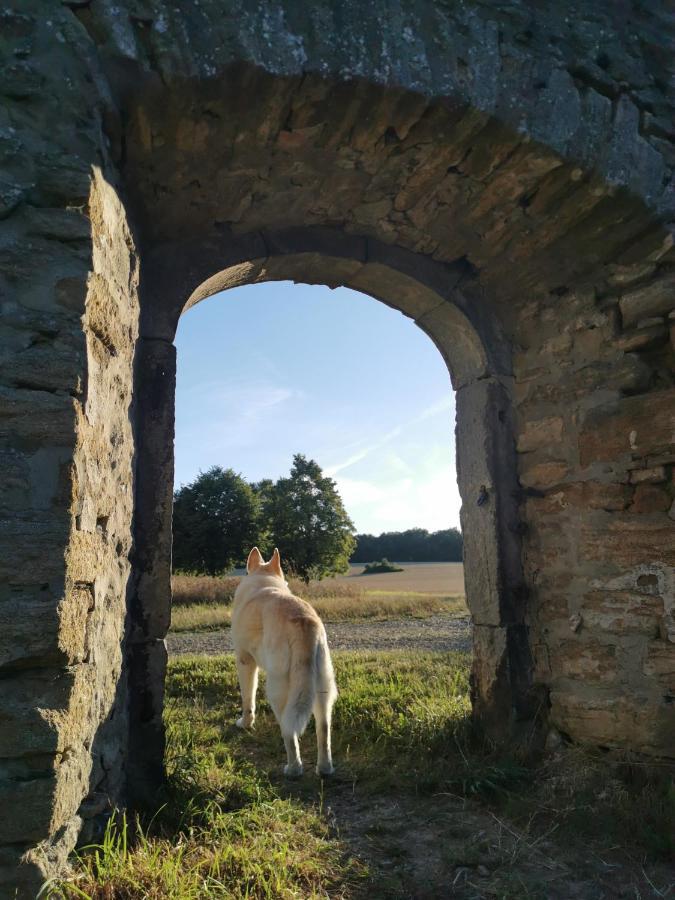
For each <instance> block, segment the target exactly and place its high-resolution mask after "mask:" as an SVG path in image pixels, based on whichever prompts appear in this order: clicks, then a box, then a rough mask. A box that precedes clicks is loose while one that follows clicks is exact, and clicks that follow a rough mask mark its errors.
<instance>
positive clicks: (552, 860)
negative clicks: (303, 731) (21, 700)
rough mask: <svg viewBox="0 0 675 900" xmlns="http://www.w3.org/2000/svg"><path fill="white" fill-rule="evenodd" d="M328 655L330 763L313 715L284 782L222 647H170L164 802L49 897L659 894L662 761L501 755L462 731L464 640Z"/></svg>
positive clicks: (267, 735)
mask: <svg viewBox="0 0 675 900" xmlns="http://www.w3.org/2000/svg"><path fill="white" fill-rule="evenodd" d="M335 664H336V672H337V679H338V684H339V687H340V698H339V700H338V703H337V705H336V710H335V726H334V751H335V760H336V765H337V774H336V776H335V777H334V778H333V779H330V780H327V781H324V780H320V779H319V778H318V777H317V776H316V775H314V774H313V771H312V769H311V766H312V763H313V762H314V760H315V750H314V741H313V734H312V733H311V726H310V733H308V734H307V735H306V736H305V737H304V739H303V742H302V747H303V757H304V762H305V766H306V770H307V773H306V774H305V776H304V777H303V778H302V779H300V780H299V781H297V782H287V781H285V780H284V779H283V778H282V776H281V763H282V756H283V753H282V743H281V738H280V735H279V731H278V727H277V726H276V724H275V722H274V720H273V717H272V715H271V712H270V710H269V708H268V706H267V704H266V703H265V702H264V700H263V701H262V702H261V705H260V710H259V718H258V721H257V723H256V728H255V730H253V731H251V732H242V731H240V730H238V729H236V728H235V727H234V726H233V724H232V722H233V720H234V718H235V716H236V715H237V714H238V706H239V698H238V691H237V687H236V676H235V672H234V665H233V660H232V658H231V657H216V658H213V657H212V658H209V659H205V658H203V657H202V658H199V657H193V658H182V659H180V660H176V661H173V662H172V663H171V664H170V674H169V680H168V685H167V688H168V690H167V706H166V713H165V715H166V722H167V726H168V749H167V768H168V774H169V780H168V785H167V790H166V794H165V796H164V797H163V798H158V806H159V807H160V808H159V810H158V812H157V813H156V814H155V815H154V817H152V818H151V819H150V820H148V821H146V822H144V823H143V824H142V825H141V826H136V825H134V828H133V829H131V828H130V827H129V826H128V824H127V823H125V821H124V820H123V819H120V820H117V821H116V822H115V823H111V824H110V825H109V826H108V829H107V832H106V834H105V836H104V838H103V840H102V842H101V844H100V845H99V846H97V847H95V848H91V849H90V850H89V851H88V852H86V853H84V854H83V855H82V858H81V860H80V862H79V863H77V868H76V872H75V874H74V876H73V877H72V878H71V879H70V881H69V882H67V883H63V884H60V885H54V886H52V888H51V893H50V894H47V896H51V897H80V898H93V900H134V898H139V900H140V898H148V900H160V898H169V900H197V898H223V900H224V898H251V900H253V898H261V900H262V898H265V900H286V898H288V900H291V898H326V897H329V898H336V900H338V898H342V900H348V898H366V897H376V898H435V897H449V896H452V897H458V898H465V900H469V898H473V900H479V898H491V900H497V898H499V900H516V898H519V900H520V898H532V900H534V898H538V900H539V898H541V900H544V898H545V900H569V898H572V897H575V898H580V900H581V898H583V900H585V898H591V897H592V898H596V897H597V898H600V897H607V898H609V897H615V896H617V897H618V896H627V897H628V896H631V897H644V898H646V897H650V896H667V893H666V892H667V890H668V886H669V884H670V882H669V879H671V880H673V881H675V873H674V872H673V869H672V868H669V867H668V865H667V863H665V862H664V860H667V859H669V858H672V854H673V851H674V850H675V843H674V834H675V790H674V789H673V784H672V779H670V778H669V777H668V775H667V773H661V774H659V773H658V772H657V773H656V774H655V773H654V772H653V771H651V770H647V769H645V768H644V767H642V768H641V767H640V766H639V765H638V764H633V765H632V767H631V766H629V765H627V763H626V761H625V760H623V761H622V760H616V761H615V762H614V763H612V762H611V761H610V760H609V758H608V757H606V756H603V757H593V756H590V755H588V754H584V753H582V752H581V751H571V750H570V751H569V752H568V753H565V754H563V753H559V754H557V755H556V757H554V758H552V759H549V761H548V762H546V763H543V764H538V765H537V764H534V763H532V762H531V761H529V762H528V761H527V760H524V759H520V760H516V759H513V758H507V757H504V756H502V755H500V754H499V753H498V752H497V751H496V750H494V749H492V748H490V747H488V746H486V745H485V744H483V743H481V742H478V741H477V740H476V738H475V737H473V738H472V736H471V733H470V728H469V720H468V714H469V699H468V671H469V659H468V657H467V656H466V655H460V654H429V653H427V654H425V653H414V654H413V653H407V652H406V653H404V652H392V653H372V654H370V653H362V654H355V653H336V654H335ZM261 694H262V692H261ZM160 799H161V802H160ZM132 836H133V840H132ZM650 884H651V885H653V887H654V891H656V892H654V891H652V889H651V888H650ZM619 887H620V888H621V891H619V890H618V888H619Z"/></svg>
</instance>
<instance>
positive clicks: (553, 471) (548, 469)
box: [518, 457, 570, 489]
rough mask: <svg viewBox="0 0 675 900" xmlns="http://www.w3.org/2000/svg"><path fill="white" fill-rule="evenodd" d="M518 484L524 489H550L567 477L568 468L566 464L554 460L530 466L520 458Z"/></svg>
mask: <svg viewBox="0 0 675 900" xmlns="http://www.w3.org/2000/svg"><path fill="white" fill-rule="evenodd" d="M518 468H519V471H520V483H521V484H522V485H523V486H524V487H533V488H541V489H544V488H551V487H555V486H556V485H558V484H560V482H561V481H564V479H565V478H566V477H567V476H568V475H569V473H570V468H569V466H568V464H567V463H566V462H563V461H562V460H555V461H551V462H536V463H533V464H530V463H529V462H527V461H524V459H523V457H520V462H519V467H518Z"/></svg>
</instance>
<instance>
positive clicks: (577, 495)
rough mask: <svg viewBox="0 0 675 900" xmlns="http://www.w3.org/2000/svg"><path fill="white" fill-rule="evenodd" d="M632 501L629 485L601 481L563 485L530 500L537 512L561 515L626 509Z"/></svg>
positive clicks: (529, 502)
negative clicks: (571, 511) (585, 511)
mask: <svg viewBox="0 0 675 900" xmlns="http://www.w3.org/2000/svg"><path fill="white" fill-rule="evenodd" d="M630 499H631V489H630V487H629V486H628V485H627V484H616V483H611V482H609V483H608V482H601V481H576V482H570V483H568V484H561V485H560V486H559V487H558V489H557V490H555V491H552V492H550V493H548V494H546V496H544V497H538V498H533V499H529V500H528V501H527V502H528V505H531V506H532V508H533V510H535V515H536V513H537V512H539V513H541V512H544V513H554V514H555V513H560V512H561V511H562V510H565V509H573V510H584V509H604V510H608V511H610V510H622V509H625V508H626V507H627V506H628V504H629V502H630Z"/></svg>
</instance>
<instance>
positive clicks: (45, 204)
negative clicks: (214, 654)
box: [0, 0, 675, 897]
mask: <svg viewBox="0 0 675 900" xmlns="http://www.w3.org/2000/svg"><path fill="white" fill-rule="evenodd" d="M627 20H628V22H629V25H630V27H627V25H626V23H627ZM0 26H1V27H0V53H1V54H2V67H1V68H0V97H1V98H2V101H1V105H0V261H1V263H2V266H1V271H0V292H1V294H0V303H1V304H2V307H1V308H2V320H1V321H0V335H1V340H2V344H1V346H0V457H1V459H2V477H3V489H2V492H1V493H0V506H1V509H0V540H1V541H2V553H1V554H0V565H2V568H3V580H2V583H1V584H0V626H1V627H0V679H1V680H2V688H3V690H2V693H1V694H0V804H1V805H2V808H3V809H7V808H9V809H11V810H13V811H15V812H13V814H12V815H11V816H3V817H2V819H1V820H0V895H2V892H3V891H4V892H5V893H9V891H10V890H11V891H13V890H14V888H18V890H19V894H20V895H21V894H23V895H24V896H27V897H28V896H34V894H35V890H36V886H37V885H39V883H40V882H41V880H42V878H43V875H44V874H45V873H49V872H54V871H56V870H58V868H59V867H60V866H61V865H62V863H63V860H64V859H65V856H66V854H67V853H68V851H69V850H70V849H71V848H72V846H73V845H74V843H75V841H76V839H77V836H78V834H80V833H84V834H85V835H87V836H94V835H95V833H96V828H97V826H98V825H99V824H100V821H101V819H102V818H104V817H105V815H106V814H107V813H108V812H109V810H110V808H111V806H112V805H113V804H114V803H116V802H120V801H123V800H124V794H125V789H126V784H127V778H126V774H125V760H126V758H127V755H128V748H129V743H128V741H129V740H131V741H132V745H134V742H135V746H141V745H146V746H148V747H150V748H152V752H151V754H150V756H149V757H148V760H147V761H148V762H152V763H153V765H154V769H152V771H151V770H150V769H145V770H141V772H140V773H139V772H138V771H137V772H131V780H130V783H131V784H132V790H134V791H135V792H136V793H139V792H138V788H137V785H138V781H139V775H140V780H141V781H143V779H144V777H145V776H146V775H148V774H149V776H150V777H151V778H153V779H154V778H155V777H156V776H157V775H158V774H159V775H161V759H160V756H161V752H162V746H163V743H162V729H161V696H162V695H161V681H162V674H163V667H164V664H165V651H164V647H163V640H162V638H163V634H164V632H165V629H166V627H167V623H168V617H167V605H168V598H167V596H166V591H165V590H164V588H163V585H164V584H165V581H166V562H167V554H168V541H169V533H168V514H169V500H170V491H171V485H170V479H171V464H172V461H171V453H170V448H169V447H168V445H167V444H166V443H161V442H160V443H159V444H157V443H153V440H154V438H156V435H157V433H158V432H157V431H156V428H159V429H160V430H161V429H164V432H163V433H164V434H168V433H169V432H170V430H171V427H172V424H171V406H170V403H171V394H172V377H173V349H172V347H171V340H172V337H173V330H174V329H175V325H176V321H177V317H178V315H179V314H180V310H181V309H182V307H183V305H184V304H185V303H186V302H188V298H190V297H191V296H192V300H193V301H195V300H198V299H200V298H202V297H205V296H208V295H209V294H210V293H212V290H211V289H210V288H209V285H210V286H211V287H213V286H214V285H216V284H219V285H220V287H221V288H222V287H227V286H231V285H233V284H235V283H246V282H247V281H251V280H255V279H257V278H258V279H264V278H275V277H276V278H279V277H289V276H290V277H293V274H294V273H298V272H301V273H302V277H306V278H307V279H308V280H313V281H321V280H326V281H328V282H329V283H335V284H348V285H350V286H352V287H355V288H357V289H361V290H365V291H367V292H369V293H372V294H373V295H375V296H378V297H380V299H382V300H383V301H384V302H387V303H390V304H391V305H394V306H396V307H397V308H400V309H403V310H404V311H405V312H406V313H407V314H409V315H411V317H413V318H414V319H415V320H416V321H418V323H419V325H420V327H423V328H424V329H425V330H426V331H427V333H429V334H430V335H432V337H433V339H434V340H435V342H436V343H437V346H439V348H440V349H441V352H442V353H443V355H444V358H445V359H446V361H447V362H448V364H449V367H450V369H451V370H452V371H454V376H455V382H456V386H457V387H459V388H460V391H459V394H460V397H459V406H460V420H459V436H458V445H459V447H460V453H461V455H460V477H461V478H462V479H463V482H462V483H463V485H464V487H463V500H464V503H465V507H464V510H463V520H464V522H465V527H466V528H467V531H470V532H471V535H472V536H475V535H476V534H477V533H478V532H479V531H481V533H484V534H489V535H491V538H490V540H491V544H490V548H489V550H490V552H489V554H488V558H489V562H490V565H491V566H492V567H493V571H494V573H495V578H494V579H493V580H492V581H491V582H490V583H489V584H487V588H486V591H488V589H489V591H488V593H489V595H490V602H489V603H485V595H486V591H483V592H482V593H481V592H480V591H479V590H478V587H479V586H480V584H481V578H482V574H481V571H480V569H479V568H478V567H477V566H470V568H472V573H473V574H470V575H469V578H470V579H473V580H472V582H471V584H472V585H473V587H472V598H473V599H472V609H473V611H474V614H475V615H476V619H477V622H478V625H479V626H480V627H479V628H478V629H477V641H476V660H475V668H474V675H475V677H474V686H475V691H476V698H477V708H478V709H480V710H481V714H482V715H484V717H488V716H489V715H491V714H492V713H497V721H499V722H500V723H504V722H505V721H511V720H513V719H514V718H516V719H517V718H519V717H521V718H525V719H528V717H530V716H531V715H532V712H533V710H532V702H536V703H537V704H538V708H539V712H540V713H543V714H548V716H549V717H550V720H551V721H552V723H553V724H554V725H555V726H556V727H557V728H558V729H560V730H561V731H563V732H565V733H566V734H568V735H569V736H570V737H572V738H573V739H575V740H580V741H588V742H591V743H596V744H602V745H609V746H620V747H627V748H631V749H634V750H640V751H646V752H649V753H654V754H667V753H672V749H673V747H674V746H675V735H673V722H674V721H675V706H674V702H675V701H674V696H675V685H674V684H673V673H674V671H675V668H674V655H675V652H674V648H675V642H674V637H675V635H674V626H673V597H674V596H675V589H674V585H673V571H674V568H673V566H674V563H675V560H674V559H673V546H675V539H674V534H675V532H674V525H673V515H674V513H673V506H672V504H673V466H674V464H675V456H674V451H673V443H674V431H675V424H674V422H673V415H674V410H675V398H674V387H673V385H674V384H675V371H674V365H675V363H674V359H675V354H674V351H673V337H672V333H673V319H672V311H673V308H674V307H675V300H674V288H673V271H674V268H675V266H674V264H675V252H674V250H673V238H672V234H673V231H672V222H671V220H672V216H673V208H674V205H675V194H674V192H673V182H672V169H673V161H674V158H675V156H674V152H673V138H674V137H675V135H674V132H673V127H672V120H673V105H674V104H673V92H672V75H673V71H672V69H673V64H674V61H675V53H673V52H672V49H673V44H672V30H673V24H672V16H671V14H670V12H669V10H668V5H667V4H665V3H660V2H649V3H642V4H631V5H630V6H628V5H626V6H625V7H624V5H623V4H616V3H614V2H609V0H608V2H602V3H597V4H593V6H592V9H591V8H590V7H589V5H588V4H582V3H573V2H571V0H568V2H563V3H559V2H558V3H553V2H550V3H549V2H546V3H541V4H538V5H537V9H536V12H533V8H532V4H529V3H527V2H525V0H522V2H518V0H512V2H510V3H508V4H503V3H499V4H497V3H488V2H485V3H483V2H471V3H459V2H456V3H455V2H437V3H425V4H422V3H415V2H410V3H407V4H403V5H402V4H392V3H390V2H389V0H375V2H373V3H368V4H367V5H366V4H363V3H360V2H356V0H341V2H340V3H335V2H329V0H319V2H317V3H313V4H311V5H310V6H308V5H307V4H306V3H297V2H294V0H285V2H280V0H276V2H274V0H273V2H264V3H263V2H260V3H251V2H248V0H246V2H235V0H200V2H199V3H198V4H197V3H195V4H189V5H187V4H173V5H169V4H167V3H165V2H164V0H118V2H115V3H112V2H110V0H89V2H79V0H66V2H64V3H62V4H57V3H55V2H53V0H23V2H21V4H20V5H19V4H16V3H15V4H14V7H12V6H10V7H8V8H4V9H3V10H1V11H0ZM129 223H133V228H132V227H131V226H130V224H129ZM298 230H300V231H301V232H302V234H303V237H302V241H301V242H300V244H298V243H297V240H298ZM293 235H295V236H293ZM294 241H295V242H296V243H294ZM303 242H304V243H303ZM312 242H314V243H313V244H312ZM301 251H302V254H303V263H302V266H301V268H298V262H297V259H295V260H294V261H292V262H291V257H294V255H297V254H298V253H300V252H301ZM284 257H286V258H287V260H286V261H284ZM327 258H330V259H332V260H333V261H334V262H333V263H331V267H330V272H329V273H328V275H327V273H326V265H325V260H326V259H327ZM172 260H173V263H172V264H171V265H170V264H169V261H172ZM272 260H274V262H272ZM233 267H234V268H233ZM237 267H238V268H237ZM219 279H220V281H219ZM205 285H206V286H205ZM420 286H421V287H420ZM420 291H422V293H420ZM425 292H427V293H425ZM432 295H433V297H434V298H435V299H433V300H430V299H429V298H430V297H431V296H432ZM139 318H140V324H139ZM139 335H140V337H141V341H140V342H139V340H138V338H139ZM468 336H474V337H475V338H476V341H477V343H476V344H475V345H474V350H473V351H472V352H473V355H472V354H471V353H467V354H466V355H465V356H462V354H461V353H458V352H457V347H458V346H459V344H461V342H462V340H463V339H464V338H467V337H468ZM453 339H454V341H455V346H454V348H453ZM134 365H135V369H136V392H137V393H136V394H134V393H133V392H132V369H133V368H134ZM481 367H482V368H481ZM467 372H468V373H472V374H471V377H469V376H468V375H467ZM465 376H466V377H465ZM134 400H136V401H137V403H136V407H135V406H134ZM167 404H168V405H167ZM139 410H140V411H141V412H142V415H138V413H139ZM132 420H135V421H134V423H133V424H134V427H135V431H133V432H132ZM153 436H154V437H153ZM135 452H136V456H134V453H135ZM155 457H156V458H157V465H154V464H153V459H155ZM136 462H138V464H139V466H141V467H142V469H143V471H144V475H145V476H147V478H148V479H149V481H148V482H145V483H147V484H150V485H151V488H152V490H150V493H149V494H148V493H147V492H146V493H141V494H138V495H137V494H136V492H135V486H134V483H133V471H134V465H135V463H136ZM481 479H485V480H486V481H487V482H488V485H487V487H488V488H489V492H490V498H491V503H490V504H488V505H487V508H486V507H485V506H481V507H478V506H477V505H476V502H475V501H476V497H475V491H476V485H478V486H480V485H479V482H480V483H483V482H482V480H481ZM167 498H169V499H167ZM136 501H138V502H136ZM134 511H135V514H136V523H135V524H136V531H135V555H134V557H133V562H134V569H133V572H132V571H131V569H130V563H129V556H130V551H131V534H132V532H131V516H132V512H134ZM481 511H482V512H481ZM467 543H468V546H469V555H471V550H470V545H471V538H469V539H468V541H467ZM474 558H479V555H478V554H474ZM469 561H470V560H469V559H468V560H467V562H469ZM130 575H131V577H130ZM474 589H475V590H474ZM125 617H126V628H125ZM129 678H130V679H131V697H129V696H128V693H129V692H128V690H127V685H128V679H129ZM504 685H507V686H508V689H505V688H504ZM524 700H525V701H527V702H523V701H524ZM127 722H130V728H131V735H130V736H129V735H128V733H127ZM150 757H152V758H150ZM153 783H154V782H153ZM134 784H135V785H136V786H133V785H134ZM86 823H88V824H86ZM83 824H86V827H84V831H83ZM20 860H23V864H22V865H21V866H19V861H20Z"/></svg>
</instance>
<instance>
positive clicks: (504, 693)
mask: <svg viewBox="0 0 675 900" xmlns="http://www.w3.org/2000/svg"><path fill="white" fill-rule="evenodd" d="M257 237H258V240H257V241H256V240H255V238H254V236H251V235H246V236H243V237H242V238H240V239H236V238H234V239H233V238H232V237H231V236H229V237H228V238H227V240H226V241H223V245H222V248H221V251H220V253H218V252H216V251H215V248H214V246H213V243H211V244H209V247H208V252H204V250H203V249H201V250H200V248H199V246H195V245H194V244H193V243H191V242H188V243H186V245H185V246H183V247H182V248H180V249H179V248H176V247H171V248H170V252H168V253H163V252H161V251H158V252H156V253H155V254H154V256H153V258H152V260H151V265H152V266H153V269H154V271H153V274H152V275H151V276H150V277H148V289H147V291H145V292H142V296H141V304H142V308H143V311H144V314H143V316H142V324H141V334H140V336H139V351H138V362H137V376H136V388H135V395H136V433H137V439H136V446H137V466H136V473H137V482H138V487H137V492H136V519H135V531H134V542H135V548H136V552H135V571H134V575H133V578H134V587H133V590H132V600H131V604H130V610H131V626H130V632H129V634H130V638H129V644H128V645H127V653H128V654H129V657H128V658H129V665H128V670H129V696H130V704H131V705H130V723H129V727H130V744H129V751H128V755H129V764H128V771H129V779H130V793H131V796H132V797H133V798H135V800H137V801H139V802H141V801H142V800H143V799H144V798H145V797H146V796H152V794H153V792H154V791H155V790H156V786H157V782H158V781H159V780H161V772H162V761H163V752H164V738H163V724H162V701H163V691H164V672H165V665H166V649H165V646H164V636H165V634H166V631H167V629H168V624H169V621H170V606H171V585H170V575H171V507H172V496H173V423H174V401H175V348H174V346H173V343H172V340H173V337H174V335H175V330H176V327H177V324H178V318H179V316H180V315H181V313H182V312H183V311H184V310H185V309H187V308H189V307H190V306H192V305H194V304H195V303H198V302H200V301H201V300H204V299H206V298H207V297H209V296H211V295H213V294H216V293H219V292H221V291H223V290H227V289H230V288H233V287H239V286H241V285H244V284H251V283H255V282H260V281H278V280H289V279H290V280H294V281H302V282H305V283H319V284H327V285H329V286H331V287H337V286H345V287H351V288H354V289H358V290H361V291H363V292H365V293H368V294H370V295H371V296H373V297H376V298H377V299H380V300H382V301H383V302H385V303H387V304H388V305H389V306H392V307H393V308H395V309H398V310H399V311H401V312H402V313H404V314H405V315H407V316H409V317H410V318H411V319H413V320H414V321H415V322H416V324H417V325H418V326H419V327H420V328H422V330H423V331H425V332H426V333H427V334H428V335H429V337H430V338H431V339H432V341H433V342H434V344H435V345H436V346H437V348H438V349H439V351H440V352H441V354H442V356H443V358H444V360H445V361H446V364H447V365H448V368H449V370H450V374H451V378H452V382H453V386H454V388H455V390H456V392H457V455H458V481H459V488H460V494H461V496H462V501H463V504H462V527H463V531H464V534H465V582H466V592H467V602H468V605H469V608H470V610H471V613H472V616H473V619H474V636H475V637H474V640H475V655H474V669H473V702H474V713H475V715H476V718H477V720H478V721H479V722H480V723H481V725H482V727H484V728H485V729H486V730H487V731H488V732H489V733H490V734H491V735H492V737H493V738H495V739H497V740H508V739H509V738H510V737H512V736H513V728H514V724H515V722H516V721H517V720H519V719H520V720H525V721H530V720H531V719H532V717H533V716H534V715H535V713H536V711H537V710H536V705H537V702H540V700H537V699H536V698H535V696H534V695H533V691H532V660H531V653H530V649H529V644H528V637H527V628H526V625H525V620H524V614H525V608H524V604H523V603H522V598H523V596H524V591H523V577H522V568H521V551H520V542H519V531H518V527H517V523H518V505H519V501H518V491H517V479H516V467H515V440H514V434H513V412H512V391H513V384H512V381H513V379H512V376H511V374H510V372H509V371H508V369H507V365H508V362H507V361H508V352H507V349H506V346H505V339H504V337H503V336H502V335H500V334H499V330H498V326H497V323H495V322H494V321H491V320H490V318H489V314H487V313H486V312H485V311H484V310H480V309H476V308H475V307H471V306H470V305H468V304H467V303H466V300H465V298H464V297H463V296H462V289H461V286H462V280H463V278H464V277H465V275H466V273H465V272H464V271H463V266H461V265H460V266H454V267H453V266H444V265H442V264H439V263H435V262H432V261H429V260H425V259H424V258H422V257H417V256H416V255H415V254H412V253H410V252H406V251H403V250H401V249H399V248H392V247H388V246H386V245H383V244H380V243H379V242H377V241H374V240H372V239H365V238H358V237H356V236H354V235H344V234H343V233H341V232H339V231H335V230H330V229H326V228H318V229H317V228H315V229H312V228H307V229H292V230H287V231H283V232H265V233H264V234H261V235H258V236H257ZM252 248H255V251H257V253H264V255H262V256H255V257H253V258H250V254H251V251H252ZM223 265H224V266H225V267H224V268H220V267H221V266H223ZM214 267H215V268H216V269H220V270H219V271H217V272H216V273H215V274H211V273H212V272H213V269H214ZM160 273H161V274H160ZM474 323H475V324H474ZM482 488H485V490H486V491H487V502H483V503H481V504H480V505H478V504H477V502H476V501H477V498H478V496H479V494H480V493H481V490H482Z"/></svg>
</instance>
